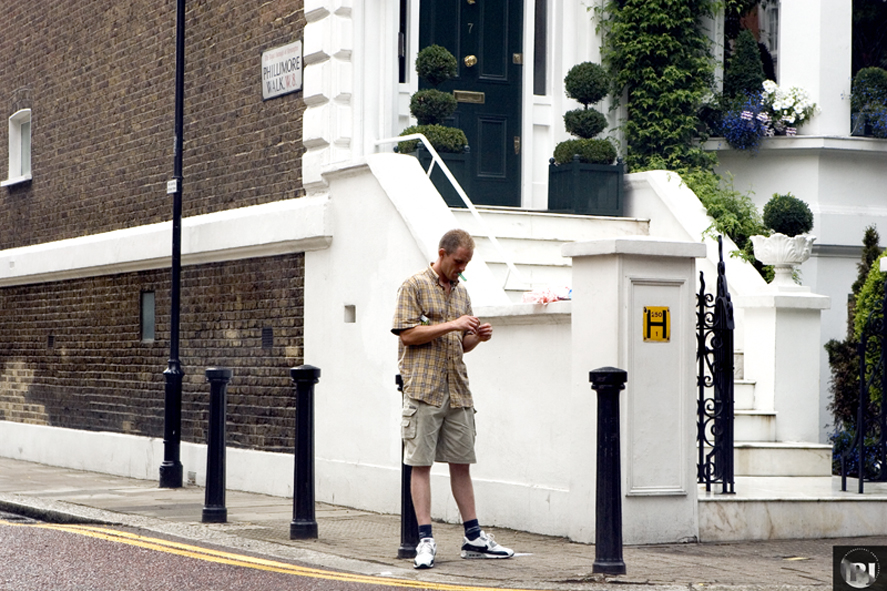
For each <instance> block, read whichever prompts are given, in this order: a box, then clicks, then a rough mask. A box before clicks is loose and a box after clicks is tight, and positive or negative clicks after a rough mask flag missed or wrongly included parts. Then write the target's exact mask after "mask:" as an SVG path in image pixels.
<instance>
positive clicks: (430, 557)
mask: <svg viewBox="0 0 887 591" xmlns="http://www.w3.org/2000/svg"><path fill="white" fill-rule="evenodd" d="M435 554H437V544H436V543H435V542H434V538H422V539H421V540H419V545H418V546H416V560H415V562H414V563H413V568H431V567H433V566H434V555H435Z"/></svg>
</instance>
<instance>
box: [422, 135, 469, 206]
mask: <svg viewBox="0 0 887 591" xmlns="http://www.w3.org/2000/svg"><path fill="white" fill-rule="evenodd" d="M414 154H415V155H416V157H417V158H419V163H420V164H421V165H422V168H424V169H425V170H428V167H429V166H431V154H430V153H429V152H428V150H426V149H425V148H424V147H423V146H422V145H421V144H420V145H419V147H418V149H417V150H416V152H414ZM438 154H440V157H441V158H442V159H443V161H444V164H446V165H447V168H449V169H450V172H451V173H453V176H454V177H456V180H457V181H459V184H460V185H462V190H463V191H465V194H466V195H468V197H469V198H470V197H471V187H470V186H469V185H470V181H471V175H470V174H469V171H468V161H469V159H468V148H467V147H466V148H465V152H463V153H461V154H453V153H449V152H438ZM431 183H432V184H433V185H434V188H435V189H437V192H438V193H440V195H441V197H443V198H444V201H445V202H446V204H447V205H449V206H450V207H465V202H464V201H462V198H461V197H459V193H457V192H456V189H455V187H453V185H452V183H450V180H449V179H448V178H447V175H445V174H444V173H443V170H441V168H440V167H439V166H437V165H435V166H434V170H433V171H432V172H431Z"/></svg>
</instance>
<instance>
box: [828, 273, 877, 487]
mask: <svg viewBox="0 0 887 591" xmlns="http://www.w3.org/2000/svg"><path fill="white" fill-rule="evenodd" d="M885 319H887V286H885V290H884V297H883V298H882V299H881V308H880V310H873V311H872V312H870V313H869V316H868V318H866V321H865V325H864V327H863V330H862V333H861V334H860V337H859V342H858V343H857V344H856V352H857V356H858V357H859V398H858V400H857V404H858V406H857V410H856V425H855V426H854V428H853V431H852V433H853V438H852V439H851V441H850V445H849V446H848V447H846V448H845V449H843V450H841V451H839V452H836V454H835V455H836V456H837V458H838V462H839V464H840V470H841V490H843V491H846V490H847V476H848V475H850V474H851V473H852V474H855V475H856V477H857V478H858V492H860V493H862V492H863V491H864V489H865V485H864V483H865V481H866V480H868V481H869V482H887V470H884V469H883V467H884V466H885V465H887V405H885V404H884V403H883V395H884V392H887V365H885V362H884V361H885V360H884V357H885V354H884V353H885V347H887V321H885ZM836 444H837V442H836Z"/></svg>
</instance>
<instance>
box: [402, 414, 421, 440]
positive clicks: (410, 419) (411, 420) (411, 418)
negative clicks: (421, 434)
mask: <svg viewBox="0 0 887 591" xmlns="http://www.w3.org/2000/svg"><path fill="white" fill-rule="evenodd" d="M417 410H419V409H417V408H416V407H415V406H405V407H403V416H402V417H401V421H400V436H401V437H402V438H403V439H415V438H416V411H417Z"/></svg>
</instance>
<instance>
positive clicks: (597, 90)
mask: <svg viewBox="0 0 887 591" xmlns="http://www.w3.org/2000/svg"><path fill="white" fill-rule="evenodd" d="M609 84H610V77H609V76H608V75H607V71H606V70H605V69H604V67H603V66H601V65H600V64H596V63H594V62H582V63H581V64H576V65H575V66H573V67H572V68H570V71H569V72H567V76H566V77H565V78H564V90H565V91H566V93H567V96H568V97H569V98H571V99H575V100H577V101H579V102H580V103H582V104H583V105H585V108H586V109H587V108H588V105H590V104H594V103H596V102H598V101H600V100H602V99H603V98H604V97H605V96H607V92H608V89H609Z"/></svg>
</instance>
